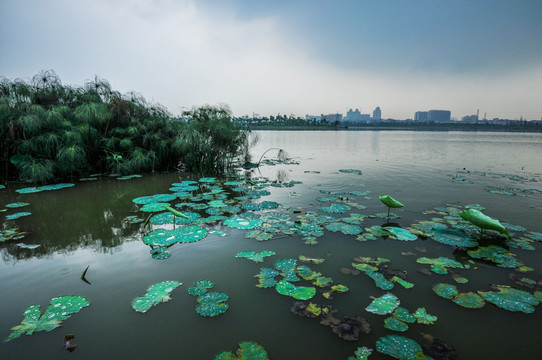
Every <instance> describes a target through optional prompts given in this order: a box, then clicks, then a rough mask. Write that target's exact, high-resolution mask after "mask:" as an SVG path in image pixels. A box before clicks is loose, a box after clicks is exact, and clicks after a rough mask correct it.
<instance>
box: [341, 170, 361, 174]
mask: <svg viewBox="0 0 542 360" xmlns="http://www.w3.org/2000/svg"><path fill="white" fill-rule="evenodd" d="M339 171H340V172H342V173H347V174H356V175H361V170H357V169H339Z"/></svg>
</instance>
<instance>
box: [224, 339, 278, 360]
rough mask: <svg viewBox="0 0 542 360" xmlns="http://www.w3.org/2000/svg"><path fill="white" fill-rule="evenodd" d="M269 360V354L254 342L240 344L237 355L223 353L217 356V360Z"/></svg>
mask: <svg viewBox="0 0 542 360" xmlns="http://www.w3.org/2000/svg"><path fill="white" fill-rule="evenodd" d="M230 359H231V360H233V359H239V360H241V359H243V360H269V357H268V355H267V352H266V351H265V349H264V348H263V346H261V345H260V344H258V343H256V342H254V341H243V342H240V343H239V349H237V353H235V354H234V353H232V352H231V351H222V352H220V353H218V354H216V356H215V360H230Z"/></svg>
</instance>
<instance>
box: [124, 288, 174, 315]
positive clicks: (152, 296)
mask: <svg viewBox="0 0 542 360" xmlns="http://www.w3.org/2000/svg"><path fill="white" fill-rule="evenodd" d="M181 285H182V283H180V282H178V281H162V282H159V283H156V284H154V285H151V286H150V287H149V288H148V289H147V293H146V294H145V295H144V296H142V297H138V298H135V299H134V300H133V301H132V309H134V310H135V311H137V312H141V313H145V312H147V311H148V310H149V309H150V308H151V307H153V306H155V305H158V304H159V303H161V302H168V301H169V300H171V297H170V296H169V294H170V293H171V292H172V291H173V290H174V289H175V288H177V287H179V286H181Z"/></svg>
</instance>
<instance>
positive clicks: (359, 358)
mask: <svg viewBox="0 0 542 360" xmlns="http://www.w3.org/2000/svg"><path fill="white" fill-rule="evenodd" d="M372 353H373V349H369V348H367V347H365V346H362V347H359V348H357V349H356V351H355V352H354V355H355V357H354V356H349V357H348V359H347V360H367V359H368V358H369V356H370V355H371V354H372Z"/></svg>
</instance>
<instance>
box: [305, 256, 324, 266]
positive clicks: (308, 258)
mask: <svg viewBox="0 0 542 360" xmlns="http://www.w3.org/2000/svg"><path fill="white" fill-rule="evenodd" d="M324 260H325V259H321V258H310V257H306V256H305V255H299V261H303V262H312V263H314V264H322V263H323V262H324Z"/></svg>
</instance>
